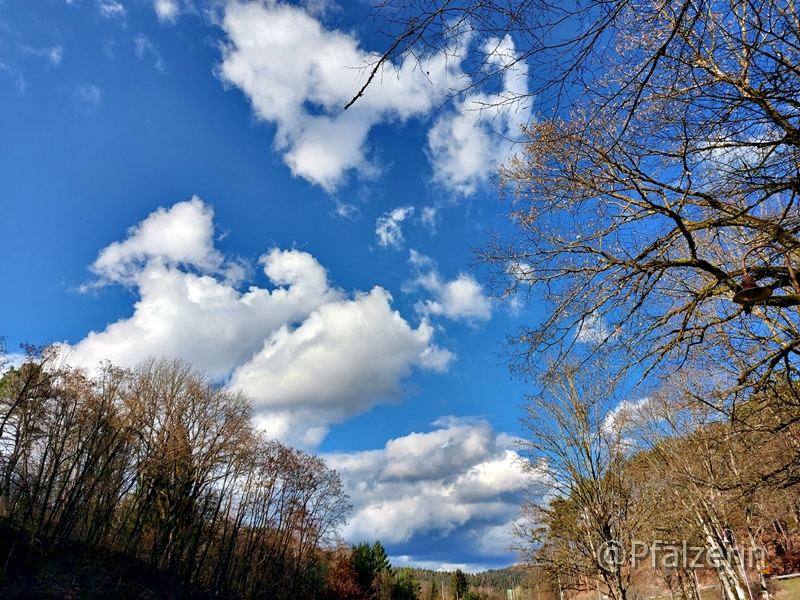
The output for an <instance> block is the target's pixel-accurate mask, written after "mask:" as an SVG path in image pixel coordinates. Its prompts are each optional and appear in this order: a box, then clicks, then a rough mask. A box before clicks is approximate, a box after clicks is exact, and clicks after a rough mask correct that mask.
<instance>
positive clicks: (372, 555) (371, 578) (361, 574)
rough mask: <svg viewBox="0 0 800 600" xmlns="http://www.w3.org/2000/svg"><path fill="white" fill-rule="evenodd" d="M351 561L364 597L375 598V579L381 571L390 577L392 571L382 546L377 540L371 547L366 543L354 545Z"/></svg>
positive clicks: (376, 591)
mask: <svg viewBox="0 0 800 600" xmlns="http://www.w3.org/2000/svg"><path fill="white" fill-rule="evenodd" d="M352 560H353V568H354V569H355V572H356V582H357V583H358V587H359V588H361V591H362V593H363V594H364V595H365V596H367V597H371V598H374V597H376V594H377V593H378V591H379V590H378V589H377V586H376V579H377V578H378V577H379V576H380V574H381V573H382V572H383V571H388V572H389V574H390V575H391V569H392V565H391V564H390V563H389V557H388V556H386V549H385V548H384V547H383V544H381V543H380V541H378V540H376V541H375V543H374V544H373V545H372V546H370V545H369V544H368V543H367V542H361V543H360V544H356V545H355V546H354V547H353V554H352ZM384 579H385V577H384Z"/></svg>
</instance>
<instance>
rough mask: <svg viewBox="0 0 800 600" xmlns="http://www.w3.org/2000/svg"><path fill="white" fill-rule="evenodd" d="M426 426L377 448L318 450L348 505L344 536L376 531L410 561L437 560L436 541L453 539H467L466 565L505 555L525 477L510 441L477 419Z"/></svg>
mask: <svg viewBox="0 0 800 600" xmlns="http://www.w3.org/2000/svg"><path fill="white" fill-rule="evenodd" d="M433 425H434V429H433V430H432V431H430V432H426V433H411V434H409V435H407V436H405V437H401V438H397V439H393V440H389V441H388V442H387V443H386V445H385V446H384V447H383V448H381V449H378V450H368V451H363V452H354V453H339V454H328V455H326V456H325V459H326V461H327V463H328V464H329V465H330V466H332V467H333V468H335V469H337V470H338V472H339V473H340V474H341V476H342V478H343V481H344V482H345V485H346V488H347V490H348V493H349V494H350V496H351V501H352V503H353V505H354V507H355V511H354V514H353V516H352V517H351V518H350V519H349V521H348V525H347V527H346V528H345V531H344V535H345V537H346V538H347V539H351V540H353V541H359V540H374V539H375V538H378V539H380V540H381V542H383V543H384V544H385V545H386V546H387V548H389V549H390V551H391V552H392V553H393V554H394V555H395V556H398V555H399V556H405V558H406V560H410V561H412V562H413V563H414V564H437V563H436V561H437V554H436V550H435V546H436V545H437V542H436V540H439V541H438V544H452V543H454V541H455V540H456V539H463V540H468V541H469V544H468V545H469V548H470V551H471V552H472V556H471V561H472V563H471V564H477V563H481V561H483V563H482V564H483V565H484V566H486V564H495V565H496V561H497V560H498V557H501V558H500V560H505V562H506V563H508V562H512V561H513V559H514V557H512V556H508V555H505V558H504V559H503V558H502V557H503V556H504V555H503V548H504V547H505V546H507V545H508V544H509V543H510V541H511V538H510V535H509V531H510V529H511V526H512V523H513V520H514V518H515V515H516V513H517V510H518V506H519V503H520V501H521V499H522V497H523V493H524V492H523V490H524V488H525V487H526V485H527V482H528V479H527V475H526V474H525V473H524V471H523V469H522V467H521V462H520V461H521V459H520V457H519V456H518V455H517V453H516V452H515V451H514V450H513V449H511V445H512V440H511V439H510V438H509V437H508V436H505V435H502V434H499V433H498V432H497V431H495V430H494V428H493V427H492V426H491V425H490V424H489V423H487V422H486V421H484V420H481V419H463V418H462V419H459V418H454V417H448V418H443V419H440V420H439V421H437V422H436V423H434V424H433ZM423 542H424V543H423ZM425 546H427V550H422V549H423V548H424V547H425ZM451 554H452V553H451ZM438 564H441V562H439V563H438ZM464 564H468V563H466V562H465V563H464Z"/></svg>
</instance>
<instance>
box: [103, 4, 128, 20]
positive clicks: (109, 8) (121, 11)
mask: <svg viewBox="0 0 800 600" xmlns="http://www.w3.org/2000/svg"><path fill="white" fill-rule="evenodd" d="M97 8H98V10H99V11H100V14H101V15H102V16H103V17H105V18H106V19H114V18H125V15H126V14H127V11H126V10H125V7H124V6H122V4H120V3H119V2H117V1H116V0H99V2H98V6H97Z"/></svg>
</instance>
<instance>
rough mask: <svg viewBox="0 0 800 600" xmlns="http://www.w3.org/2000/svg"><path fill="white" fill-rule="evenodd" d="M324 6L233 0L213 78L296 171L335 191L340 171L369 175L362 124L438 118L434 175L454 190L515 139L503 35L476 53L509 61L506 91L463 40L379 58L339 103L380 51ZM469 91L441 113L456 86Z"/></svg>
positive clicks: (516, 107) (517, 86)
mask: <svg viewBox="0 0 800 600" xmlns="http://www.w3.org/2000/svg"><path fill="white" fill-rule="evenodd" d="M318 13H319V11H313V10H309V9H308V8H303V7H300V6H295V5H290V4H285V3H282V2H277V1H275V0H257V1H254V2H242V1H240V0H230V1H229V2H228V3H227V4H226V6H225V10H224V16H223V19H222V23H221V25H222V28H223V30H224V31H225V34H226V36H227V40H226V43H225V44H224V45H223V46H222V58H223V60H222V62H221V64H220V65H219V66H218V69H217V75H218V77H219V78H220V80H221V81H222V82H223V83H225V84H226V85H230V86H235V87H236V88H238V89H240V90H241V91H242V92H243V93H244V94H245V96H246V97H247V98H248V99H249V100H250V102H251V104H252V106H253V110H254V112H255V114H256V115H257V116H258V118H260V119H262V120H263V121H266V122H269V123H273V124H274V125H275V126H276V128H277V131H276V134H275V140H274V143H275V148H276V150H277V151H278V152H280V153H281V155H282V156H283V161H284V162H285V163H286V165H288V166H289V168H290V169H291V171H292V173H293V174H294V175H296V176H299V177H303V178H304V179H306V180H307V181H310V182H311V183H314V184H316V185H319V186H321V187H322V188H324V189H325V190H327V191H328V192H333V191H334V190H335V189H336V188H337V186H339V185H340V184H341V182H342V181H343V179H344V178H345V176H346V174H347V173H348V172H350V171H355V172H357V173H359V174H360V175H361V176H365V177H373V176H375V175H377V174H378V173H379V172H380V165H378V164H377V163H376V162H375V161H374V160H372V159H371V158H370V152H369V132H370V130H371V129H372V128H373V127H374V126H376V125H378V124H382V123H387V122H402V121H406V120H408V119H412V118H418V119H423V120H428V119H430V118H431V117H432V116H433V115H436V116H435V118H434V119H433V123H432V126H431V129H430V131H429V135H428V148H427V151H428V156H429V158H430V161H431V166H432V168H433V174H432V178H433V180H434V181H435V182H437V183H439V184H441V185H442V186H444V187H445V188H447V189H449V190H451V191H453V192H456V193H458V194H461V195H469V194H472V193H474V192H475V190H476V188H477V186H478V184H480V183H481V182H483V181H486V180H487V178H488V176H489V175H490V174H491V173H492V172H493V170H494V169H495V168H496V167H497V165H498V164H499V163H500V162H502V161H503V160H504V159H505V158H506V157H507V155H508V153H509V151H510V150H511V148H512V146H513V143H514V141H515V140H519V139H520V137H521V136H520V131H519V128H518V126H517V123H518V122H519V121H522V120H524V119H525V118H527V117H526V115H525V114H524V109H526V107H527V105H526V106H521V105H520V104H519V103H514V102H512V100H513V99H514V98H518V97H519V96H523V97H524V96H525V95H526V94H527V82H526V74H527V70H526V66H525V64H524V63H523V62H521V61H520V60H519V56H518V55H517V53H516V52H515V49H514V45H513V43H512V41H511V40H510V38H507V39H503V40H494V41H491V42H489V43H488V44H486V45H485V47H483V48H477V49H475V51H476V52H477V54H478V55H479V56H480V55H482V56H483V57H484V58H485V60H486V65H487V67H488V68H490V69H496V70H500V69H506V72H505V76H504V77H503V86H502V90H501V91H500V92H498V93H484V92H482V91H481V90H480V89H475V86H474V85H473V82H472V81H471V80H470V79H469V77H468V76H467V75H466V74H465V73H464V71H463V70H462V68H461V61H462V59H463V57H464V56H466V55H467V54H469V50H468V49H467V48H458V49H456V48H450V49H449V50H448V51H447V52H440V53H437V54H432V55H428V56H425V57H424V58H423V59H421V60H417V59H415V58H414V57H409V58H407V59H406V60H404V61H403V62H402V63H396V64H395V63H386V64H385V66H384V68H383V69H382V70H381V72H380V73H378V74H377V76H376V77H375V79H374V81H373V82H372V84H371V85H370V86H369V87H368V88H367V90H366V91H365V93H364V95H363V97H361V98H359V99H358V101H357V102H356V103H355V104H354V105H353V106H352V107H351V108H350V109H349V110H347V111H345V110H343V108H344V106H345V105H346V104H347V103H348V102H349V101H350V100H351V99H352V98H353V97H354V96H355V94H356V93H357V92H358V91H359V90H360V88H361V87H362V85H363V84H364V82H365V81H366V77H365V72H369V71H368V68H367V69H364V70H362V69H363V68H364V67H368V66H369V65H372V64H375V63H376V61H378V60H379V58H380V54H379V53H376V52H370V51H367V50H364V49H363V48H362V47H361V45H360V41H359V40H358V38H357V37H356V36H355V35H354V34H352V33H350V32H345V31H338V30H332V29H329V28H326V26H325V25H324V24H323V22H322V21H321V20H320V17H319V16H318ZM459 89H469V90H470V92H469V93H467V94H462V95H461V96H459V97H458V98H457V99H456V102H455V104H454V107H453V108H450V109H446V110H440V109H441V107H442V105H443V104H444V102H445V100H446V98H447V97H448V96H449V95H451V94H452V93H453V90H459Z"/></svg>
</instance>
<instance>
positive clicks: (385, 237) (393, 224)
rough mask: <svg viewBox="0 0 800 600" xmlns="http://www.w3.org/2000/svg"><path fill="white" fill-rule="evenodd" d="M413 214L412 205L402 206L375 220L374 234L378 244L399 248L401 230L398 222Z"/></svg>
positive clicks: (401, 238)
mask: <svg viewBox="0 0 800 600" xmlns="http://www.w3.org/2000/svg"><path fill="white" fill-rule="evenodd" d="M413 214H414V207H413V206H403V207H400V208H395V209H394V210H392V211H390V212H388V213H385V214H384V215H383V216H382V217H378V220H377V221H375V235H376V236H378V244H379V245H381V246H382V247H384V248H388V247H389V246H391V247H393V248H397V249H399V248H401V247H402V245H403V230H402V229H401V227H400V224H401V223H402V222H403V221H405V220H406V219H407V218H408V217H410V216H411V215H413Z"/></svg>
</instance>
